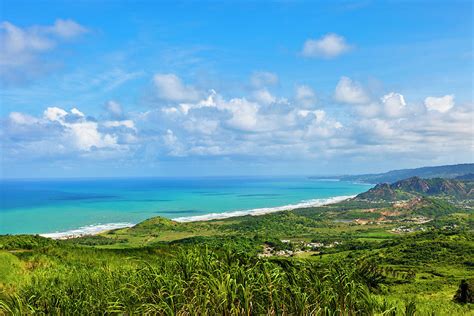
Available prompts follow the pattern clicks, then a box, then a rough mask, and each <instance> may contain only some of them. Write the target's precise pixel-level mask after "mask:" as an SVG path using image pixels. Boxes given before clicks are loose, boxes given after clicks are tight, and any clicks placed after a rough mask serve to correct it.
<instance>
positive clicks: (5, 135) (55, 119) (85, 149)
mask: <svg viewBox="0 0 474 316" xmlns="http://www.w3.org/2000/svg"><path fill="white" fill-rule="evenodd" d="M136 132H137V130H136V128H135V125H134V122H133V121H132V120H122V121H103V122H100V121H97V120H95V119H93V118H88V117H86V115H85V114H84V113H83V112H82V111H80V110H79V109H77V108H72V109H71V110H69V111H67V110H65V109H63V108H60V107H48V108H46V109H45V110H44V112H43V115H42V116H41V117H34V116H31V115H27V114H24V113H20V112H12V113H10V114H9V116H8V119H7V121H6V122H5V124H4V126H2V131H1V133H0V135H1V141H2V144H3V145H5V146H6V147H7V148H10V152H9V155H12V154H14V155H27V156H28V157H35V156H41V155H45V154H47V155H54V156H55V157H56V158H58V157H62V156H64V155H68V154H74V153H77V154H79V155H91V153H93V152H100V151H108V152H109V153H113V152H115V153H119V152H121V153H123V152H126V151H128V150H129V146H128V144H127V140H128V141H130V142H131V141H132V140H134V139H135V135H136Z"/></svg>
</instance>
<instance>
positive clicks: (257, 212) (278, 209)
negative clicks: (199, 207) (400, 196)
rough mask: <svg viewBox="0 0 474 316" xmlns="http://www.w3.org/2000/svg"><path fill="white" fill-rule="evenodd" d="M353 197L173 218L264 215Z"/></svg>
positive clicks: (204, 218) (195, 218)
mask: <svg viewBox="0 0 474 316" xmlns="http://www.w3.org/2000/svg"><path fill="white" fill-rule="evenodd" d="M353 197H355V195H344V196H335V197H331V198H326V199H312V200H305V201H301V202H300V203H297V204H288V205H283V206H276V207H265V208H255V209H250V210H242V211H233V212H224V213H210V214H204V215H196V216H185V217H177V218H173V220H174V221H176V222H197V221H210V220H214V219H224V218H229V217H237V216H245V215H252V216H258V215H263V214H268V213H274V212H281V211H289V210H294V209H297V208H305V207H315V206H322V205H327V204H333V203H337V202H341V201H344V200H347V199H350V198H353Z"/></svg>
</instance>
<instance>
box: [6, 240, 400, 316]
mask: <svg viewBox="0 0 474 316" xmlns="http://www.w3.org/2000/svg"><path fill="white" fill-rule="evenodd" d="M84 254H87V251H84V250H77V254H74V253H72V254H71V251H69V252H68V257H67V262H68V264H63V263H61V260H60V259H59V260H58V262H56V263H52V264H51V265H50V266H48V267H47V268H41V269H37V270H35V271H34V272H33V273H32V274H31V278H29V280H28V281H27V282H25V283H24V284H23V285H22V286H21V287H20V288H19V289H18V290H17V291H16V294H10V295H7V294H3V296H2V298H1V302H0V309H1V310H3V311H4V312H5V313H8V314H30V313H39V314H62V315H79V314H80V315H84V314H88V315H90V314H115V313H117V314H128V315H132V314H160V315H215V314H220V315H262V314H267V315H308V314H314V315H372V314H375V313H379V312H383V311H385V310H389V309H390V308H392V307H390V306H386V303H385V305H384V304H381V303H379V302H378V301H377V300H376V299H374V296H373V295H372V294H371V293H370V291H369V288H368V286H367V284H366V282H364V280H363V278H362V277H361V276H360V275H359V272H358V268H357V267H356V266H349V265H346V264H343V263H341V262H338V263H334V264H331V265H329V266H326V267H321V266H319V265H317V264H316V263H314V262H304V261H294V260H285V259H279V260H262V259H258V258H255V257H250V256H247V255H246V254H245V253H235V252H232V251H230V250H228V251H217V252H216V251H211V250H209V249H207V248H204V247H191V248H188V249H185V250H180V251H178V252H177V253H175V255H173V256H172V257H166V258H164V257H162V256H151V257H149V258H147V259H146V260H143V259H132V258H129V259H127V260H124V257H113V256H111V257H110V258H109V259H110V261H109V262H107V261H106V260H98V259H96V260H94V259H91V258H83V257H82V256H83V255H84ZM57 256H58V258H63V256H64V255H63V254H61V253H60V254H57ZM102 256H103V254H102ZM382 309H383V310H382Z"/></svg>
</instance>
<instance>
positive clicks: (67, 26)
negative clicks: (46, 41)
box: [49, 19, 88, 38]
mask: <svg viewBox="0 0 474 316" xmlns="http://www.w3.org/2000/svg"><path fill="white" fill-rule="evenodd" d="M49 29H50V31H51V32H52V33H54V34H56V35H58V36H60V37H62V38H73V37H76V36H79V35H81V34H84V33H86V32H87V31H88V30H87V29H86V28H85V27H84V26H82V25H80V24H78V23H76V22H75V21H73V20H69V19H68V20H62V19H58V20H56V22H55V23H54V25H53V26H52V27H50V28H49Z"/></svg>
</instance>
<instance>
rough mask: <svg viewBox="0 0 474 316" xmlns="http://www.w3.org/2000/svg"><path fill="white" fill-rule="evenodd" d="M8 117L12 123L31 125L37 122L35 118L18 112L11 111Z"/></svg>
mask: <svg viewBox="0 0 474 316" xmlns="http://www.w3.org/2000/svg"><path fill="white" fill-rule="evenodd" d="M8 117H9V119H10V120H11V121H12V122H13V123H15V124H18V125H32V124H35V123H38V119H37V118H35V117H33V116H31V115H28V114H23V113H20V112H11V113H10V114H9V116H8Z"/></svg>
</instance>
